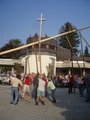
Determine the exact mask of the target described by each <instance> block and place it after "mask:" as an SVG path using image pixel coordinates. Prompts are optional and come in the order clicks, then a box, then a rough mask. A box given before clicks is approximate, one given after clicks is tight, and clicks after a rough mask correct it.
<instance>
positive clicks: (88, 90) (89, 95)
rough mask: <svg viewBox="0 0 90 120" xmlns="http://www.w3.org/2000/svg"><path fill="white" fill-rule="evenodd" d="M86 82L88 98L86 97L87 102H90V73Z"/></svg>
mask: <svg viewBox="0 0 90 120" xmlns="http://www.w3.org/2000/svg"><path fill="white" fill-rule="evenodd" d="M85 81H86V89H87V97H86V100H85V102H90V71H89V72H87V75H86V77H85Z"/></svg>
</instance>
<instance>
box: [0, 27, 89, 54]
mask: <svg viewBox="0 0 90 120" xmlns="http://www.w3.org/2000/svg"><path fill="white" fill-rule="evenodd" d="M85 29H90V26H88V27H84V28H80V29H78V31H81V30H85ZM76 31H77V30H76V29H75V30H72V31H68V32H65V33H61V34H58V35H55V36H53V37H50V38H46V39H42V40H41V41H40V43H42V42H45V41H49V40H51V39H54V38H57V37H60V36H64V35H67V34H70V33H73V32H76ZM35 44H39V41H37V42H33V43H30V44H27V45H23V46H20V47H17V48H13V49H10V50H6V51H3V52H0V55H4V54H7V53H10V52H14V51H17V50H21V49H24V48H27V47H29V46H32V45H35Z"/></svg>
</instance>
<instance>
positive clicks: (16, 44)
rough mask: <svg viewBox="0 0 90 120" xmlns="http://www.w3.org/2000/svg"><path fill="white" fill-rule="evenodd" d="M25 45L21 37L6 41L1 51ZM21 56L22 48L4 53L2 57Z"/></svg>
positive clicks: (15, 57)
mask: <svg viewBox="0 0 90 120" xmlns="http://www.w3.org/2000/svg"><path fill="white" fill-rule="evenodd" d="M21 45H23V44H22V43H21V41H20V40H19V39H11V40H10V41H9V42H8V43H6V44H5V45H4V46H3V47H2V48H1V49H0V52H3V51H6V50H10V49H13V48H17V47H19V46H21ZM19 56H20V50H18V51H15V52H11V53H8V54H5V55H2V56H1V57H2V58H12V59H17V58H19Z"/></svg>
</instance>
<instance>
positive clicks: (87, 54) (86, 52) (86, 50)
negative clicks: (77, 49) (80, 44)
mask: <svg viewBox="0 0 90 120" xmlns="http://www.w3.org/2000/svg"><path fill="white" fill-rule="evenodd" d="M84 56H85V57H89V56H90V54H89V50H88V47H87V46H85V51H84Z"/></svg>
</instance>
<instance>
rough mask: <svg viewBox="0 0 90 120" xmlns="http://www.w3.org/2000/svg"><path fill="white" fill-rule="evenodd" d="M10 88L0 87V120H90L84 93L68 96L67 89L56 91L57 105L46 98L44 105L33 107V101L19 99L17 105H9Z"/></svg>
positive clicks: (88, 104)
mask: <svg viewBox="0 0 90 120" xmlns="http://www.w3.org/2000/svg"><path fill="white" fill-rule="evenodd" d="M10 92H11V91H10V86H8V85H0V120H90V103H85V97H86V92H85V93H84V96H83V97H80V96H79V93H78V89H76V93H75V94H68V88H57V89H56V100H57V103H55V104H53V103H52V102H51V101H49V100H48V99H47V98H46V99H45V105H42V104H41V103H39V105H38V106H36V105H35V103H34V100H33V99H32V100H30V102H29V101H27V100H23V99H20V101H19V103H18V104H17V105H14V104H10Z"/></svg>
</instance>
